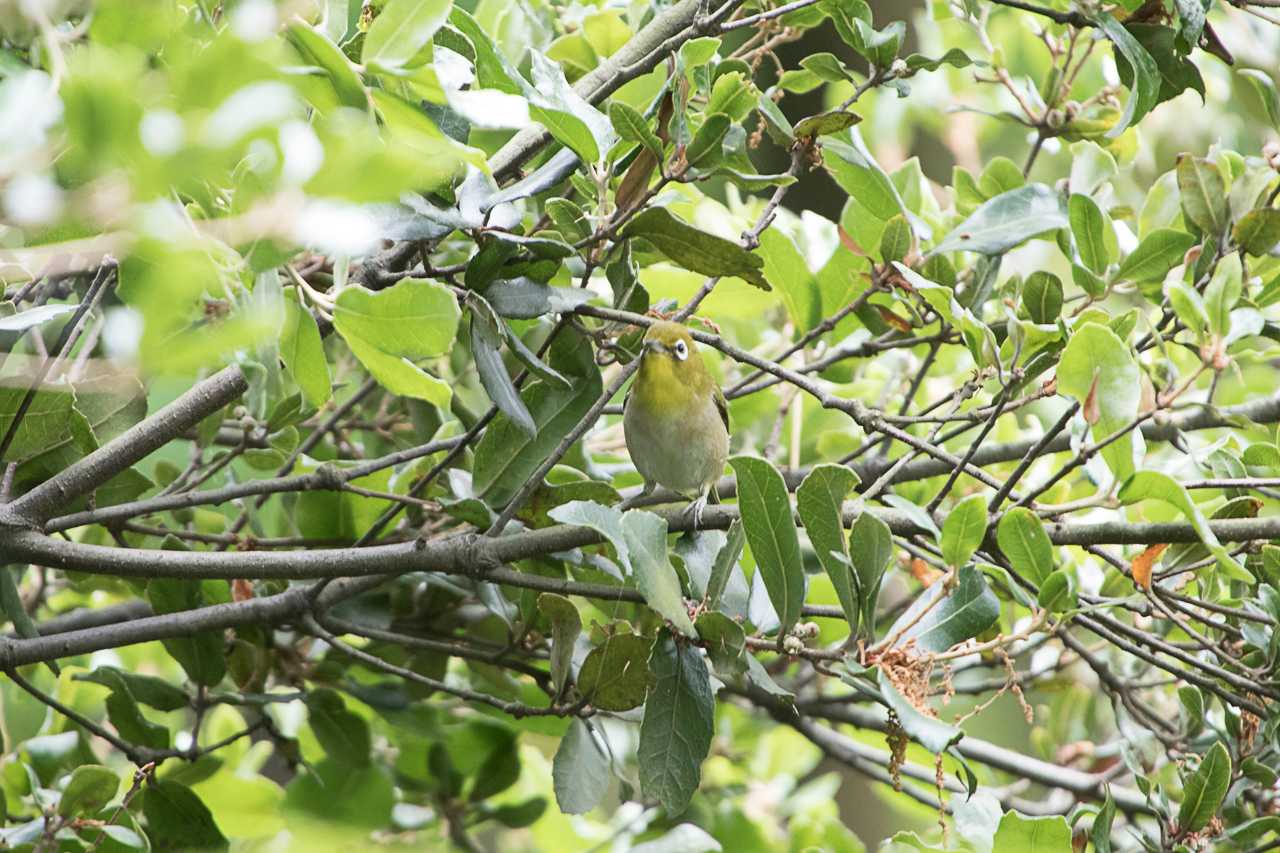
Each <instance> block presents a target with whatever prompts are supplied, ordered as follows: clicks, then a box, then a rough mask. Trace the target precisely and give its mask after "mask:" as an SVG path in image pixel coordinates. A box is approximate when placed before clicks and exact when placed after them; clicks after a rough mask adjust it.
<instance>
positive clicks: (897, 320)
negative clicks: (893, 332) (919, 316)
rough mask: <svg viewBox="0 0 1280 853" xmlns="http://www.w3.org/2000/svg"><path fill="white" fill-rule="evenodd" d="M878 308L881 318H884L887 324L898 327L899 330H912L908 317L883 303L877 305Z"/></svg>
mask: <svg viewBox="0 0 1280 853" xmlns="http://www.w3.org/2000/svg"><path fill="white" fill-rule="evenodd" d="M876 310H877V311H879V312H880V319H881V320H884V321H885V323H886V324H888V325H890V326H892V327H893V328H895V329H897V330H898V331H899V332H910V331H911V321H910V320H908V319H907V318H906V317H902V316H900V315H898V314H895V313H893V312H892V311H890V310H889V309H888V308H886V307H884V306H883V305H877V306H876Z"/></svg>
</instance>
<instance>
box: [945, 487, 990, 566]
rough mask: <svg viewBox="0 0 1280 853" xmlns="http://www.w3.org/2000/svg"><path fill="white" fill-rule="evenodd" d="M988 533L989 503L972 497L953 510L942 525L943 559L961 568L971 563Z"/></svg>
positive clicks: (949, 564)
mask: <svg viewBox="0 0 1280 853" xmlns="http://www.w3.org/2000/svg"><path fill="white" fill-rule="evenodd" d="M986 533H987V501H986V499H985V498H983V497H982V495H970V496H969V497H967V498H965V499H964V500H962V501H960V503H958V504H956V505H955V507H953V508H952V510H951V512H950V513H949V514H948V515H947V520H946V521H945V522H943V525H942V558H943V559H944V560H946V561H947V565H948V566H954V567H956V568H959V567H960V566H963V565H964V564H965V563H967V562H969V558H970V557H972V556H973V552H974V551H977V550H978V548H979V546H981V545H982V539H983V537H984V536H986Z"/></svg>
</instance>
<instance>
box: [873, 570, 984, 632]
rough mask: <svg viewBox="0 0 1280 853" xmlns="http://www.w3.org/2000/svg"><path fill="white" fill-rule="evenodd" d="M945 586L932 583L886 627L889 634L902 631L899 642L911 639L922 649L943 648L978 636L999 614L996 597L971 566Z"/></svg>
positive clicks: (982, 577)
mask: <svg viewBox="0 0 1280 853" xmlns="http://www.w3.org/2000/svg"><path fill="white" fill-rule="evenodd" d="M945 586H946V585H945V584H940V583H935V584H933V585H932V586H930V587H929V588H928V589H926V590H925V591H924V592H923V593H921V594H920V596H919V597H917V598H916V600H915V601H914V602H912V603H911V606H910V607H908V608H907V610H906V612H904V613H903V614H902V615H901V616H899V617H898V621H896V622H895V623H894V624H893V627H892V628H890V629H889V636H894V635H895V634H898V633H899V631H901V632H902V633H901V636H900V637H899V639H898V641H897V644H898V645H901V644H902V643H905V642H906V641H908V640H912V639H914V640H915V641H916V645H917V646H918V647H919V648H920V650H921V651H925V652H942V651H946V650H947V649H950V648H951V647H953V646H956V645H958V644H960V643H963V642H964V641H965V640H969V639H972V638H974V637H976V636H978V635H979V634H981V633H982V632H983V631H985V630H987V629H988V628H990V627H991V626H992V625H994V624H995V622H996V619H998V618H999V617H1000V602H999V600H998V599H997V598H996V596H995V593H993V592H992V591H991V590H990V588H989V587H988V586H987V582H986V579H985V578H984V576H983V574H982V572H980V571H978V570H977V569H975V568H973V567H972V566H965V567H963V568H961V569H960V571H959V573H958V575H957V577H956V583H955V587H954V588H953V589H952V590H951V591H950V592H948V591H947V590H946V589H945V588H944V587H945ZM938 599H941V600H938ZM921 613H923V614H924V615H923V616H921V615H920V614H921Z"/></svg>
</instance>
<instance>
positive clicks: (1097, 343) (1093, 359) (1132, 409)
mask: <svg viewBox="0 0 1280 853" xmlns="http://www.w3.org/2000/svg"><path fill="white" fill-rule="evenodd" d="M1139 380H1140V376H1139V372H1138V365H1137V364H1136V363H1135V362H1134V360H1133V354H1132V353H1131V352H1130V350H1129V347H1127V346H1126V345H1125V344H1124V342H1123V341H1121V340H1120V339H1119V338H1118V337H1116V334H1115V332H1112V331H1111V330H1110V329H1108V328H1106V327H1104V326H1099V325H1098V324H1096V323H1088V324H1086V325H1084V326H1082V327H1080V328H1079V329H1077V330H1076V331H1075V332H1074V333H1072V335H1071V338H1070V339H1069V340H1068V341H1067V348H1066V349H1065V350H1064V351H1063V353H1062V359H1061V360H1060V361H1059V362H1058V388H1059V390H1060V391H1061V392H1062V393H1065V394H1069V395H1071V396H1072V397H1075V398H1076V400H1078V401H1079V402H1080V404H1081V405H1082V406H1083V405H1084V403H1085V402H1086V400H1087V398H1088V397H1089V395H1090V394H1091V393H1092V394H1094V397H1095V400H1096V402H1097V408H1098V419H1097V422H1096V423H1094V424H1093V433H1092V434H1093V441H1094V442H1095V443H1097V442H1100V441H1102V440H1103V439H1105V438H1109V437H1110V436H1111V435H1113V434H1115V433H1116V432H1119V431H1120V430H1121V429H1123V428H1125V427H1127V426H1128V425H1129V424H1130V422H1132V420H1133V419H1134V417H1135V416H1136V415H1137V414H1138V401H1139V397H1140V396H1141V386H1140V381H1139ZM1095 383H1096V387H1095ZM1102 458H1103V459H1105V460H1106V461H1107V465H1108V466H1110V468H1111V470H1112V472H1113V473H1114V474H1115V475H1116V479H1118V480H1123V479H1124V478H1125V477H1127V476H1129V475H1130V474H1132V473H1133V434H1132V432H1130V433H1129V434H1127V435H1125V436H1123V437H1122V438H1120V439H1117V440H1116V441H1113V442H1111V443H1110V444H1108V445H1107V446H1106V447H1104V448H1103V449H1102Z"/></svg>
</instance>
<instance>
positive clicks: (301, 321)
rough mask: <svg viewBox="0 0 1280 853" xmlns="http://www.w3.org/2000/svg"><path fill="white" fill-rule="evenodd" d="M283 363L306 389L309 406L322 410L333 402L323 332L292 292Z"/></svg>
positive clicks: (287, 304) (282, 345)
mask: <svg viewBox="0 0 1280 853" xmlns="http://www.w3.org/2000/svg"><path fill="white" fill-rule="evenodd" d="M280 359H281V360H282V361H283V362H284V366H285V367H287V368H288V369H289V373H290V374H291V375H292V376H293V381H294V382H297V383H298V387H299V388H301V389H302V394H303V396H305V397H306V398H307V403H308V404H309V405H311V406H312V407H313V408H317V409H318V408H320V407H321V406H323V405H324V404H325V403H327V402H329V397H330V396H332V394H333V384H332V381H331V379H330V377H329V362H328V360H327V359H325V356H324V344H323V342H322V341H321V340H320V329H319V327H318V326H316V320H315V318H314V317H312V316H311V312H310V311H307V310H306V309H305V308H303V307H302V306H300V305H299V304H298V298H297V294H296V292H295V291H293V290H290V291H288V292H287V293H286V294H285V299H284V325H283V326H282V327H281V329H280Z"/></svg>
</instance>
